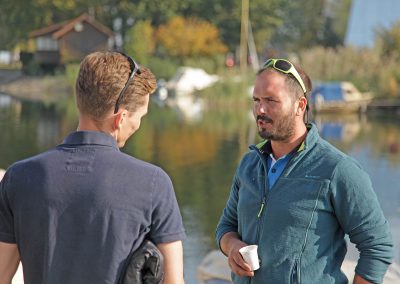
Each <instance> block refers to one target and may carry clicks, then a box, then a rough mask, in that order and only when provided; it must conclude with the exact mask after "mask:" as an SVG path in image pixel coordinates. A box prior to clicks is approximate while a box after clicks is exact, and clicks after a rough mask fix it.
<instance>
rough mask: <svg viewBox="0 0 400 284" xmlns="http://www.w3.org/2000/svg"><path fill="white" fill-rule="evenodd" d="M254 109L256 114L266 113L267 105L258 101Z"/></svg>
mask: <svg viewBox="0 0 400 284" xmlns="http://www.w3.org/2000/svg"><path fill="white" fill-rule="evenodd" d="M254 110H255V112H256V114H258V115H259V114H265V106H264V104H262V103H261V102H257V103H256V104H255V105H254Z"/></svg>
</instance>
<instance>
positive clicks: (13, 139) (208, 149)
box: [0, 95, 400, 284]
mask: <svg viewBox="0 0 400 284" xmlns="http://www.w3.org/2000/svg"><path fill="white" fill-rule="evenodd" d="M188 106H191V108H190V110H189V108H188ZM203 107H204V104H201V103H200V102H199V101H186V102H181V103H176V104H174V106H173V107H162V106H159V105H158V104H156V103H154V102H152V103H151V106H150V110H149V114H148V115H147V116H146V117H145V118H144V120H143V121H142V127H141V129H140V130H139V132H137V134H135V135H134V136H133V137H132V138H131V140H130V141H128V143H127V145H126V146H125V147H124V148H123V151H124V152H127V153H129V154H131V155H133V156H136V157H138V158H140V159H143V160H146V161H149V162H152V163H154V164H157V165H159V166H161V167H162V168H163V169H165V171H166V172H167V173H168V174H169V175H170V176H171V178H172V180H173V183H174V186H175V190H176V195H177V199H178V202H179V205H180V208H181V212H182V215H183V220H184V224H185V227H186V231H187V235H188V238H187V240H186V241H185V242H184V257H185V279H186V283H189V284H191V283H197V280H196V279H197V271H196V269H197V266H198V264H199V263H200V261H201V260H202V258H203V257H204V256H205V255H206V254H207V253H208V252H209V251H210V250H213V249H215V248H216V245H215V241H214V230H215V226H216V224H217V222H218V219H219V216H220V214H221V211H222V209H223V207H224V205H225V202H226V199H227V197H228V194H229V191H230V185H231V180H232V176H233V173H234V171H235V169H236V166H237V164H238V162H239V160H240V158H241V156H242V155H243V154H244V153H245V152H246V151H247V149H248V145H249V144H251V143H256V142H258V141H259V140H260V139H259V138H258V137H257V133H256V128H255V123H254V120H253V118H252V116H251V113H250V111H249V109H250V108H249V107H247V106H228V107H226V106H225V107H224V108H218V107H216V106H212V107H210V108H209V109H208V110H207V111H206V110H204V109H203ZM74 108H75V106H74V103H73V100H72V99H71V100H70V101H69V102H62V103H59V104H58V105H44V104H41V103H33V102H26V101H20V100H16V99H13V98H10V97H8V96H5V95H0V127H1V129H2V134H1V136H0V168H7V167H8V166H9V165H10V164H12V163H13V162H15V161H17V160H20V159H23V158H26V157H29V156H31V155H34V154H37V153H39V152H41V151H44V150H47V149H49V148H51V147H53V146H55V145H57V144H58V143H60V142H62V140H63V137H64V136H66V135H67V134H68V133H70V132H71V131H73V130H74V129H75V128H76V126H77V116H76V112H75V110H74ZM221 109H223V110H221ZM314 121H315V123H316V124H317V126H318V128H319V130H320V134H321V136H322V137H324V138H325V139H327V140H328V141H330V142H331V143H332V144H334V145H335V146H336V147H338V148H339V149H341V150H342V151H344V152H346V153H348V154H349V155H350V156H352V157H354V158H356V159H357V160H358V161H359V162H360V164H361V165H362V167H363V168H364V169H365V170H366V171H367V172H368V173H369V174H370V177H371V180H372V183H373V185H374V187H375V191H376V193H377V196H378V198H379V200H380V202H381V205H382V208H383V211H384V213H385V215H386V218H387V219H388V221H389V223H390V226H391V229H392V234H393V237H394V239H395V246H396V247H395V261H396V262H397V263H400V182H399V181H400V116H391V117H389V116H383V115H365V116H358V115H345V116H344V115H338V116H316V117H315V118H314ZM348 257H349V258H352V259H357V254H356V253H355V251H354V249H350V250H349V255H348Z"/></svg>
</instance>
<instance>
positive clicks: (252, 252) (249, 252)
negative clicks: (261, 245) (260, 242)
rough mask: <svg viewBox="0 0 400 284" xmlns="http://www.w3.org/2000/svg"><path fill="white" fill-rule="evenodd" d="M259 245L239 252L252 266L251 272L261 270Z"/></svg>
mask: <svg viewBox="0 0 400 284" xmlns="http://www.w3.org/2000/svg"><path fill="white" fill-rule="evenodd" d="M257 248H258V246H257V245H251V246H245V247H242V248H241V249H240V250H239V252H240V254H241V255H242V256H243V259H244V261H246V263H247V264H249V265H250V267H251V270H253V271H254V270H257V269H259V268H260V262H259V261H258V253H257Z"/></svg>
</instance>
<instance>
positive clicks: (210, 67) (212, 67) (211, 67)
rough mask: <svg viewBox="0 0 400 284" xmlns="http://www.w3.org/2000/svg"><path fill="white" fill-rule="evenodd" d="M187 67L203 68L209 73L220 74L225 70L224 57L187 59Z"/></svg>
mask: <svg viewBox="0 0 400 284" xmlns="http://www.w3.org/2000/svg"><path fill="white" fill-rule="evenodd" d="M183 64H184V65H185V66H190V67H197V68H202V69H204V70H205V71H206V72H208V73H219V72H221V71H222V70H223V69H225V65H224V55H215V56H213V57H198V58H185V59H184V60H183Z"/></svg>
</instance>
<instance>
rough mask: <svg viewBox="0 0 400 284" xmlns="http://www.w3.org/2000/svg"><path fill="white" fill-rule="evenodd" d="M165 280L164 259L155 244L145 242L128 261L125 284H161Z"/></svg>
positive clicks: (124, 278)
mask: <svg viewBox="0 0 400 284" xmlns="http://www.w3.org/2000/svg"><path fill="white" fill-rule="evenodd" d="M163 279H164V257H163V255H162V254H161V252H160V251H159V250H158V248H157V247H156V245H155V244H153V243H152V242H151V241H149V240H144V241H143V243H142V245H141V246H140V247H139V248H138V249H137V250H136V251H135V252H134V253H133V254H132V256H131V257H130V259H129V260H128V265H127V268H126V272H125V276H124V277H123V281H122V283H123V284H142V283H143V284H160V283H163Z"/></svg>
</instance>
